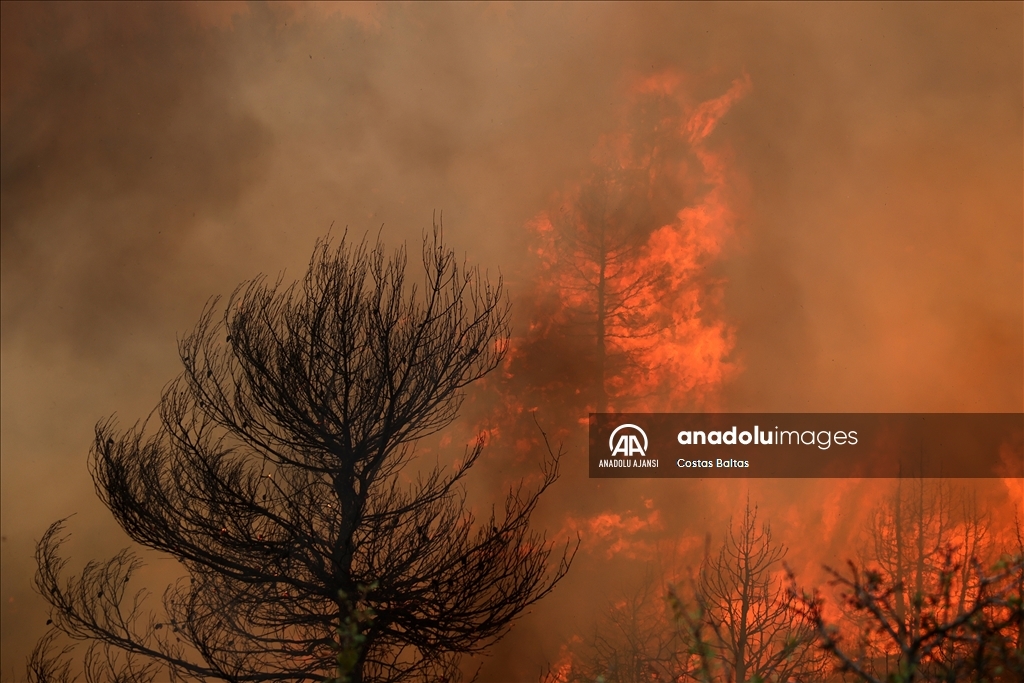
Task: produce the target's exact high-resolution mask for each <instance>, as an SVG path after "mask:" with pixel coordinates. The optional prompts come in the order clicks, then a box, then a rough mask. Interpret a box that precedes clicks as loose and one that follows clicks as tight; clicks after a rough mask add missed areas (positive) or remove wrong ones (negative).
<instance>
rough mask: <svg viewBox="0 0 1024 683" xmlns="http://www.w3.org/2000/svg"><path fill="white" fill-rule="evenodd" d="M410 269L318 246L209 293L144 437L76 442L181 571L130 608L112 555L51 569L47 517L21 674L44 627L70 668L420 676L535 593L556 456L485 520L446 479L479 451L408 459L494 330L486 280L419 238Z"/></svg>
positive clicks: (131, 600) (502, 329)
mask: <svg viewBox="0 0 1024 683" xmlns="http://www.w3.org/2000/svg"><path fill="white" fill-rule="evenodd" d="M423 263H424V266H425V269H426V276H425V279H424V281H423V285H422V289H418V288H417V287H415V286H413V287H411V288H407V287H406V285H405V280H404V278H405V271H406V257H405V252H404V250H401V249H400V250H398V251H397V252H396V253H395V254H394V255H393V256H392V257H391V258H390V259H388V258H386V257H385V254H384V250H383V248H382V247H381V246H380V245H379V244H378V245H377V246H375V247H374V248H368V247H367V245H366V244H365V243H361V244H359V245H357V246H353V245H352V244H350V243H349V242H348V241H347V240H346V239H344V238H343V239H342V240H341V243H340V245H339V246H337V247H336V248H332V246H331V244H330V241H329V240H324V241H320V242H318V243H317V246H316V249H315V251H314V254H313V257H312V260H311V262H310V266H309V270H308V272H307V274H306V276H305V279H304V280H303V281H302V283H301V285H300V284H298V283H296V284H294V285H292V286H290V287H282V285H281V282H280V280H278V281H277V282H275V283H268V282H267V281H266V280H265V279H262V278H258V279H256V280H253V281H251V282H248V283H246V284H243V285H242V286H241V287H239V288H238V289H237V290H235V292H234V293H233V294H232V295H231V297H230V298H229V299H228V301H227V304H226V306H225V307H224V311H223V315H222V317H221V316H218V314H217V310H218V302H217V300H214V301H213V302H211V304H210V305H209V306H208V307H207V308H206V310H205V312H204V313H203V315H202V317H201V319H200V321H199V323H198V325H197V326H196V328H195V330H194V331H193V332H192V333H191V334H190V335H188V336H187V337H185V338H184V339H183V340H182V341H181V342H180V343H179V353H180V356H181V361H182V363H183V366H184V371H183V373H182V374H181V375H180V376H179V377H178V379H176V380H175V381H174V382H172V383H171V384H170V385H169V386H168V387H167V389H166V390H165V391H164V394H163V397H162V399H161V401H160V405H159V407H158V408H157V411H156V414H155V420H156V422H157V425H156V426H155V428H154V429H152V430H150V429H149V428H148V427H149V423H148V422H147V423H142V424H136V425H135V426H134V427H131V428H129V429H127V430H120V429H119V428H118V427H117V425H116V424H115V423H114V422H113V421H112V420H107V421H103V422H100V423H99V425H98V426H97V428H96V439H95V444H94V447H93V450H92V456H91V472H92V475H93V478H94V481H95V483H96V488H97V491H98V493H99V495H100V497H101V499H102V500H103V502H104V503H105V504H106V505H107V507H108V508H109V509H110V511H111V512H112V513H113V515H114V517H115V519H116V520H117V522H118V523H119V524H120V525H121V527H122V528H124V530H125V531H126V532H127V533H128V534H129V536H130V537H131V538H132V539H133V540H134V541H136V542H137V543H140V544H141V545H143V546H146V547H149V548H153V549H156V550H158V551H162V552H165V553H168V554H170V555H171V556H173V557H174V558H175V559H177V560H178V561H179V562H180V564H181V566H182V567H183V568H184V570H185V572H186V574H187V575H186V577H185V578H184V579H182V580H181V581H179V582H177V583H175V584H173V585H171V586H169V587H168V588H167V590H166V592H165V593H164V596H163V608H162V610H161V611H160V612H159V613H150V612H149V611H147V610H145V609H143V605H142V601H143V598H144V593H141V592H140V593H136V594H134V595H132V594H130V593H129V591H128V585H129V582H130V580H131V578H132V576H133V575H134V574H135V572H136V571H137V570H138V568H139V567H140V565H141V561H140V559H139V558H138V557H137V556H136V555H135V554H133V553H132V552H131V551H129V550H125V551H123V552H121V553H120V554H118V555H117V556H116V557H114V558H113V559H112V560H109V561H106V562H90V563H89V564H87V565H86V567H85V569H84V570H83V571H82V573H81V574H80V575H78V576H73V577H71V578H65V577H64V574H65V573H66V572H65V571H64V570H65V565H66V562H67V561H66V560H65V559H63V558H62V556H61V552H60V551H61V544H62V543H63V541H64V539H65V538H66V536H65V534H64V532H63V527H64V523H63V522H57V523H55V524H54V525H53V526H52V527H50V529H49V531H48V532H47V533H46V534H45V536H44V537H43V539H42V540H41V541H40V543H39V546H38V549H37V560H38V572H37V576H36V584H37V587H38V589H39V591H40V593H41V594H42V595H43V596H44V597H45V599H46V600H47V601H48V602H49V603H50V605H51V620H52V622H53V629H54V631H52V632H51V633H50V634H49V635H48V636H46V637H44V638H43V640H42V641H40V645H39V647H38V648H37V650H36V652H35V654H34V655H33V658H32V660H31V661H30V675H31V676H32V677H33V678H34V679H35V680H52V679H54V678H59V677H61V676H63V677H65V678H66V677H67V676H68V675H69V672H70V669H69V668H68V667H67V666H65V665H64V664H62V663H61V657H62V656H63V655H66V654H67V653H68V650H67V649H66V648H64V649H61V648H59V647H58V646H57V645H56V644H55V643H56V641H55V636H56V634H57V633H58V632H59V633H62V634H64V635H66V636H68V637H70V638H71V639H72V641H90V642H91V643H92V645H91V646H90V647H89V650H88V652H87V654H86V657H85V660H84V666H85V671H86V674H87V676H88V677H90V678H91V679H99V678H110V679H111V680H149V679H151V678H152V677H153V676H154V675H156V673H157V672H158V671H159V670H160V669H163V670H166V671H167V672H168V673H169V674H170V675H171V677H172V678H175V679H177V678H194V679H200V680H206V679H219V680H225V681H270V680H289V681H303V680H306V681H311V680H323V679H324V678H325V677H333V676H337V677H338V680H344V681H350V682H358V681H400V680H409V679H413V678H429V677H434V678H432V680H441V679H446V678H451V677H454V676H455V675H456V674H457V668H456V666H457V658H458V656H459V655H460V654H463V653H473V652H479V651H481V650H482V649H484V648H485V647H487V646H488V645H489V644H490V643H493V642H494V641H495V639H497V638H499V637H500V636H501V635H503V634H504V633H505V632H506V631H507V630H508V629H509V627H510V625H511V623H512V621H513V620H514V619H515V618H516V617H517V616H518V615H519V614H521V613H522V612H523V610H524V609H525V608H526V607H527V606H528V605H530V604H532V603H533V602H535V601H536V600H538V599H540V598H541V597H543V596H544V595H545V594H547V593H548V592H549V591H550V590H552V588H553V587H554V586H555V584H556V583H557V582H558V581H559V580H560V579H561V578H562V577H563V576H565V573H566V571H567V570H568V568H569V564H570V562H571V560H572V554H573V551H572V550H571V548H570V547H569V546H568V545H567V546H566V548H565V550H564V551H563V552H562V553H561V557H560V559H559V558H558V556H555V557H554V558H553V557H552V553H553V550H554V549H553V547H552V546H551V544H550V543H548V542H546V541H545V540H544V537H543V535H541V534H539V533H537V532H534V531H532V530H531V527H530V518H531V515H532V513H533V511H534V509H535V506H536V504H537V502H538V498H539V496H540V495H541V494H542V493H543V492H544V491H545V490H546V489H547V488H548V486H550V485H551V484H552V483H553V482H554V481H555V479H556V478H557V476H558V461H559V456H558V455H555V454H553V453H552V452H551V450H550V448H549V449H548V451H547V453H548V456H549V457H548V459H547V460H546V465H545V467H544V469H543V474H542V477H541V478H540V481H539V484H538V485H537V486H535V487H534V488H532V489H530V488H527V487H526V486H524V484H522V483H520V484H519V485H518V486H516V487H514V488H513V489H512V490H510V491H509V493H508V495H507V497H506V498H505V501H504V505H503V507H502V509H501V510H500V512H495V511H494V510H493V508H492V511H491V513H490V515H489V516H488V517H486V518H485V519H483V520H482V524H481V523H480V521H478V520H477V518H476V517H475V515H474V514H473V512H472V511H471V509H470V507H469V506H468V505H467V501H466V490H465V487H464V483H463V480H464V478H465V476H466V474H467V472H468V471H469V470H470V468H471V467H472V466H473V465H474V463H475V462H476V461H477V459H478V458H479V456H480V454H481V451H482V447H483V445H482V443H481V442H480V441H478V442H477V443H476V444H475V446H472V447H469V448H467V450H466V452H465V454H464V456H463V457H462V459H461V462H457V463H456V464H455V465H454V467H453V468H452V469H451V470H450V471H449V470H446V469H445V468H443V467H441V466H440V464H435V465H434V466H432V467H430V466H427V465H425V464H423V463H422V462H420V463H416V462H415V461H416V459H417V457H418V456H417V455H416V453H415V452H414V448H415V444H416V442H417V440H418V439H421V438H422V437H425V436H427V435H430V434H434V433H437V432H438V431H439V430H442V429H444V428H446V427H447V426H448V425H450V424H451V423H452V421H453V420H454V419H455V418H456V416H457V413H458V410H459V406H460V403H461V401H462V398H463V390H464V388H465V387H466V386H467V385H468V384H470V383H471V382H473V381H474V380H476V379H478V378H480V377H481V376H483V375H484V374H486V373H487V372H489V371H491V370H492V369H493V368H494V367H496V366H497V365H498V363H499V362H500V361H501V359H502V356H503V354H504V353H505V349H506V346H507V340H508V314H509V308H508V304H507V303H506V299H505V297H504V295H503V292H502V285H501V282H500V281H499V282H498V284H497V285H496V286H492V285H491V284H490V283H489V282H488V281H487V280H486V278H484V277H482V276H481V274H480V273H479V271H478V270H476V269H466V268H465V267H463V266H460V264H459V262H458V261H457V259H456V257H455V255H454V253H453V252H451V251H449V250H448V249H446V248H445V247H444V246H443V245H442V242H441V235H440V231H439V229H438V228H435V230H434V234H433V239H432V240H431V239H429V238H428V239H425V240H424V247H423ZM545 443H546V439H545ZM413 470H416V472H417V474H415V476H412V471H413ZM552 560H554V562H552Z"/></svg>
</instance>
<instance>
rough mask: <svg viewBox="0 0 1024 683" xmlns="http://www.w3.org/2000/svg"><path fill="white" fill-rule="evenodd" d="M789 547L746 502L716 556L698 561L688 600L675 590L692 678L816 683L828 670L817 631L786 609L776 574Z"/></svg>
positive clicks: (783, 588) (784, 593)
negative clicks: (690, 656)
mask: <svg viewBox="0 0 1024 683" xmlns="http://www.w3.org/2000/svg"><path fill="white" fill-rule="evenodd" d="M785 556H786V547H785V546H783V545H781V544H779V543H778V542H776V541H775V540H774V539H773V538H772V531H771V527H770V526H769V525H767V524H764V525H761V524H758V521H757V508H756V507H755V508H753V509H751V507H750V503H749V501H748V503H747V506H746V508H745V509H744V512H743V520H742V522H740V524H739V525H738V526H736V527H733V526H731V525H730V528H729V532H728V535H727V536H726V539H725V542H724V543H723V544H722V547H721V550H720V551H719V552H718V554H717V555H710V556H708V557H707V558H706V559H705V561H704V563H703V565H702V566H701V569H700V573H699V575H698V578H697V581H696V587H695V596H694V598H693V599H692V604H691V605H689V606H688V605H687V604H686V601H683V600H681V599H680V598H679V595H678V594H675V595H674V599H675V601H676V612H677V616H678V617H679V619H680V620H681V621H682V623H684V624H689V626H690V628H689V629H688V630H689V632H690V640H691V643H692V647H691V651H692V652H693V653H694V655H695V656H696V657H697V658H698V659H699V662H698V665H697V666H696V667H695V672H696V673H695V674H693V678H695V679H696V680H701V681H703V680H708V681H736V682H737V683H739V682H742V681H768V680H777V681H817V680H821V679H822V677H823V673H824V670H825V667H824V661H823V658H822V657H821V655H820V653H819V652H818V651H817V649H816V648H815V647H814V633H813V630H812V629H811V627H810V624H808V623H807V622H806V621H805V620H804V619H803V618H802V617H801V616H799V615H797V614H795V613H794V612H793V611H792V609H791V604H790V603H791V596H790V595H789V593H788V592H787V590H786V586H785V582H784V581H783V579H782V577H781V576H780V575H779V573H778V572H779V570H780V569H782V561H783V559H784V558H785Z"/></svg>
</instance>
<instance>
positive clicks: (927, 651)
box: [790, 548, 1024, 683]
mask: <svg viewBox="0 0 1024 683" xmlns="http://www.w3.org/2000/svg"><path fill="white" fill-rule="evenodd" d="M848 570H849V571H848V572H847V573H846V574H844V573H841V572H839V571H837V570H834V569H828V571H829V573H830V574H831V575H832V580H831V581H830V585H831V586H833V587H834V588H836V589H837V590H838V594H839V600H841V601H842V603H843V606H844V608H845V610H846V611H847V612H848V613H852V614H855V615H858V616H861V617H862V619H860V620H859V621H858V623H859V625H860V628H859V630H858V631H857V632H856V633H852V634H851V633H844V632H843V629H842V628H841V627H840V625H837V624H836V623H834V622H833V621H832V620H830V619H829V618H828V617H827V616H826V612H825V608H824V605H825V600H824V598H823V597H822V595H821V593H820V592H819V591H813V592H811V593H806V592H800V591H799V590H798V589H797V588H796V584H795V581H793V580H792V577H791V588H790V593H791V595H792V596H793V598H794V601H795V602H794V607H795V609H796V610H797V611H798V612H799V613H800V614H801V615H802V616H804V617H805V618H806V619H807V620H808V621H809V622H810V623H812V624H813V625H814V628H815V631H816V632H817V637H818V640H819V644H820V646H821V647H822V648H823V649H824V650H825V651H826V652H828V653H829V654H830V655H831V656H832V657H833V658H834V659H835V660H836V662H837V666H838V668H839V669H840V671H843V672H845V673H848V674H851V675H853V676H855V677H856V678H857V679H858V680H863V681H867V682H869V683H882V681H890V682H892V683H911V682H913V681H979V682H980V681H1019V680H1021V679H1022V676H1024V652H1022V649H1021V645H1022V643H1021V638H1020V634H1021V619H1022V607H1021V585H1022V583H1024V578H1022V576H1024V558H1022V557H1021V555H1019V554H1017V555H1015V556H1008V557H1006V558H1004V559H1003V560H1002V561H1000V562H999V563H997V564H996V565H995V566H994V567H993V568H992V569H991V570H988V571H986V570H985V569H984V568H983V567H982V565H981V564H980V563H978V562H976V561H975V562H971V568H970V571H969V575H970V577H971V579H972V580H971V588H970V589H969V591H968V597H967V599H966V600H965V601H961V600H960V599H959V598H958V596H957V591H956V588H955V586H956V580H957V577H958V576H960V575H962V567H961V566H960V565H959V563H958V562H957V561H956V560H955V550H954V549H952V548H950V549H948V550H947V552H946V553H945V559H944V560H943V562H942V565H941V568H940V570H939V574H940V581H939V584H938V586H937V587H936V588H935V589H933V590H930V591H927V592H923V593H914V594H912V597H911V601H912V604H913V608H914V613H915V617H914V623H913V629H906V628H904V625H905V615H904V614H903V613H901V607H900V605H899V604H898V602H897V596H898V595H899V594H900V593H901V592H902V591H903V590H904V586H902V585H899V584H894V583H892V582H891V581H890V580H888V579H887V578H886V577H885V576H883V575H882V574H881V573H880V572H878V571H876V570H873V569H867V568H864V567H862V566H859V565H858V564H857V563H855V562H853V561H850V562H849V563H848ZM878 648H885V649H889V650H891V651H892V652H893V653H894V655H895V661H896V666H895V667H894V668H893V670H891V671H887V672H885V673H884V674H883V673H879V672H878V671H877V670H876V669H875V667H874V666H873V664H874V657H873V652H874V651H875V650H876V649H878Z"/></svg>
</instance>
